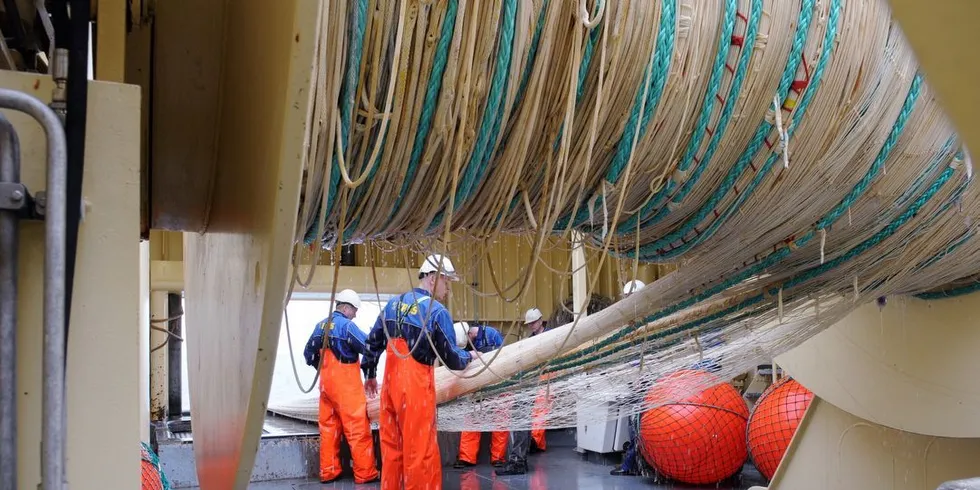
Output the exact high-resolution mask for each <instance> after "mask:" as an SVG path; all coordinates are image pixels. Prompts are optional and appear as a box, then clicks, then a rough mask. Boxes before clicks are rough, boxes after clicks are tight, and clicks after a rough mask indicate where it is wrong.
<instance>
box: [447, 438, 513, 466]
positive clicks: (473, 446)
mask: <svg viewBox="0 0 980 490" xmlns="http://www.w3.org/2000/svg"><path fill="white" fill-rule="evenodd" d="M508 434H509V433H508V432H507V431H503V432H499V431H497V432H491V433H490V461H491V462H496V461H502V462H506V461H507V438H508ZM481 435H483V433H482V432H463V433H462V434H460V436H459V460H460V461H466V462H467V463H470V464H476V460H477V457H478V456H479V454H480V436H481Z"/></svg>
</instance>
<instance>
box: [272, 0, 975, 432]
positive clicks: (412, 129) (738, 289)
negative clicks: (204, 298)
mask: <svg viewBox="0 0 980 490" xmlns="http://www.w3.org/2000/svg"><path fill="white" fill-rule="evenodd" d="M369 8H370V9H373V10H370V11H369ZM321 20H322V25H321V30H320V33H319V36H320V39H319V43H318V57H317V60H318V63H317V66H315V67H314V68H315V69H314V77H313V81H312V88H311V90H312V93H311V97H312V99H311V100H313V101H314V106H315V111H314V114H312V115H311V118H310V121H309V125H308V127H309V146H308V153H307V156H306V169H305V172H306V174H305V175H306V179H305V183H304V186H303V195H302V202H301V205H300V208H299V227H298V231H297V236H296V253H295V254H294V264H295V265H296V271H297V272H296V274H295V275H294V279H295V281H294V283H295V285H296V287H302V286H303V285H305V284H309V281H310V278H311V277H312V274H313V272H312V270H313V269H314V267H309V268H308V269H306V273H304V274H300V273H299V271H300V270H302V267H304V264H303V263H304V262H309V263H314V264H315V263H317V262H318V261H319V258H320V256H319V254H320V253H321V252H322V251H323V250H330V251H333V252H334V253H335V252H336V250H337V249H338V248H339V245H341V244H350V243H363V244H366V245H367V246H368V247H369V248H383V249H396V250H399V249H400V250H405V251H411V252H419V253H428V252H433V251H437V252H440V253H446V254H448V255H449V256H450V257H452V258H453V260H454V261H456V260H459V261H460V262H461V263H465V264H467V265H466V267H462V268H460V272H461V275H462V276H463V277H464V278H467V277H473V276H474V275H475V274H479V273H481V272H480V271H484V270H490V271H493V268H494V267H495V264H494V262H493V261H492V260H491V257H490V256H489V252H488V251H487V250H488V249H487V246H488V245H487V244H488V243H490V242H492V241H493V240H495V239H497V238H499V237H501V236H504V235H518V236H521V237H524V238H526V239H527V241H528V243H529V244H530V253H529V254H527V256H526V257H527V264H526V265H524V266H522V270H521V274H520V277H519V278H518V279H517V280H516V281H514V282H513V283H512V284H506V283H500V282H499V281H491V284H489V285H486V284H484V285H482V286H473V285H472V284H469V283H467V282H466V281H464V285H463V287H465V288H467V292H471V293H472V294H473V295H476V296H479V297H496V298H500V299H501V301H504V302H505V303H507V304H513V305H514V306H515V309H516V308H524V309H526V308H529V307H531V306H534V305H535V303H534V301H533V299H531V298H530V295H529V294H528V293H529V291H530V289H531V283H532V273H533V270H534V269H535V267H550V265H549V264H546V263H545V262H544V261H543V260H542V259H541V257H542V254H543V253H545V252H547V253H550V254H552V255H553V254H555V253H556V252H555V250H553V249H552V248H549V247H552V245H551V244H552V243H554V241H555V240H557V241H559V242H561V243H565V244H569V245H570V246H569V249H570V250H571V252H570V253H571V254H572V258H573V259H574V258H575V255H574V250H576V249H577V248H576V247H588V248H590V249H591V250H593V251H594V252H595V253H594V254H592V255H591V257H593V258H592V259H590V260H594V261H596V263H589V264H587V265H586V264H578V265H574V267H573V263H575V262H576V261H575V260H570V261H568V263H567V265H568V267H566V268H565V269H564V270H557V271H555V272H556V273H560V274H566V275H570V274H573V273H574V272H575V270H577V269H576V268H578V267H586V266H587V267H589V270H595V269H598V268H601V266H602V264H603V261H606V260H611V259H610V257H613V258H617V259H619V260H622V261H626V262H630V261H632V262H633V264H637V263H639V262H644V263H647V262H653V263H668V264H672V265H673V266H675V268H676V270H675V271H674V272H672V273H670V274H668V275H666V276H665V277H663V278H661V279H659V280H657V281H655V282H653V283H652V284H650V285H648V286H647V287H646V288H644V289H642V290H640V291H639V292H636V293H634V294H632V295H630V296H629V297H627V298H623V299H620V300H618V301H616V302H614V303H612V304H610V305H609V306H607V307H605V308H603V309H601V310H598V311H595V312H594V313H592V314H588V315H581V316H575V315H565V317H564V324H563V325H556V328H553V329H551V330H550V331H548V332H545V333H543V334H540V335H537V336H535V337H533V338H527V339H524V340H522V341H520V342H517V343H514V344H513V345H507V346H505V347H504V348H503V349H500V350H498V351H494V352H491V353H487V354H483V355H482V356H480V358H479V359H477V360H475V361H474V362H473V363H472V364H471V365H470V366H469V367H468V368H467V369H466V370H464V371H461V372H451V371H448V370H446V369H444V368H438V369H437V370H436V388H437V393H436V396H437V401H438V403H439V404H440V405H439V412H438V424H439V428H440V429H442V430H451V431H455V430H521V429H529V428H531V427H532V426H535V427H571V426H575V425H576V424H577V423H580V422H587V421H605V420H612V419H616V418H619V417H623V416H628V415H631V414H637V413H641V412H644V411H647V410H650V409H653V408H656V407H658V406H665V405H670V404H671V403H672V402H676V401H679V400H683V399H685V398H687V397H688V396H692V395H695V394H696V393H698V392H699V391H700V390H703V389H706V388H710V387H711V386H712V385H713V384H714V381H710V382H709V381H708V380H703V382H700V383H690V384H689V385H687V384H686V385H685V387H684V390H678V391H676V392H672V395H673V396H674V397H675V398H676V400H664V399H657V400H651V399H649V398H648V397H646V394H647V393H649V392H650V390H651V389H654V388H655V387H656V386H657V385H658V383H660V380H661V379H663V378H664V377H665V376H668V375H671V374H672V373H675V372H678V371H681V370H687V369H692V368H701V369H706V368H710V370H711V371H712V372H713V374H714V375H715V376H717V379H730V378H731V377H734V376H737V375H739V374H742V373H743V372H745V371H748V370H750V369H751V368H753V367H754V366H756V365H758V364H762V363H767V362H770V361H771V360H772V359H773V358H775V357H776V356H778V355H779V354H781V353H783V352H786V351H787V350H789V349H792V348H793V347H795V346H797V345H799V344H801V343H802V342H804V341H805V340H807V339H808V338H810V337H812V336H813V335H815V334H817V333H819V332H820V331H822V330H823V329H826V328H827V327H829V326H830V325H833V324H834V323H836V322H837V321H839V320H840V319H842V318H843V317H845V316H846V315H847V314H848V313H850V312H851V311H853V310H854V309H855V308H859V307H861V306H862V305H864V304H866V303H869V302H874V301H875V300H876V299H878V298H882V297H888V298H889V301H888V302H887V306H885V307H900V306H896V305H900V304H901V302H902V301H920V300H926V299H934V298H941V297H948V296H951V295H957V294H963V293H966V292H970V291H972V290H975V289H976V287H977V286H976V285H977V284H978V283H977V281H976V280H975V279H976V277H977V274H978V272H980V242H978V240H977V239H976V236H975V234H976V231H977V220H976V217H977V216H978V214H980V198H978V196H977V193H976V192H975V190H974V189H973V186H972V185H971V182H972V177H973V167H972V162H971V159H970V155H969V151H968V150H967V149H966V148H965V147H963V146H962V145H961V144H960V143H959V141H958V139H957V136H956V134H955V132H954V131H953V128H952V126H951V124H950V123H949V121H948V120H947V118H946V116H945V115H944V113H943V111H942V109H941V108H940V106H939V103H938V102H937V101H936V100H935V97H934V95H933V93H932V91H931V90H930V88H929V87H928V85H927V84H926V83H925V81H924V79H923V76H922V74H921V73H919V71H918V67H917V64H916V62H915V59H914V56H913V53H912V51H911V49H910V48H909V47H908V45H907V43H906V41H905V39H904V38H903V35H902V33H901V31H900V29H899V28H898V27H897V25H895V24H894V23H893V22H892V20H891V18H890V12H889V10H888V8H887V4H886V2H884V1H883V0H875V1H866V2H845V1H843V0H827V1H816V0H724V1H721V2H715V1H704V0H678V1H674V0H662V1H631V2H604V1H601V0H600V1H582V2H561V1H547V0H543V1H529V2H517V1H516V0H495V1H487V2H463V1H459V2H457V1H452V0H450V1H447V2H422V3H420V4H416V3H411V6H410V7H409V3H408V2H396V1H377V2H368V1H367V0H355V1H352V2H328V3H325V4H324V8H323V12H322V19H321ZM311 245H312V246H313V247H312V248H313V251H312V253H310V252H309V246H311ZM368 265H369V266H371V267H374V266H375V264H373V263H372V264H368ZM342 271H343V268H340V270H339V271H334V274H335V276H336V275H337V274H340V273H342ZM491 275H492V273H491ZM566 277H567V276H566ZM627 279H628V278H627ZM588 281H589V284H588V291H587V294H586V297H588V296H589V295H591V294H593V293H594V292H595V290H594V289H595V278H594V276H593V277H590V278H589V280H588ZM537 287H548V286H547V285H545V286H541V285H538V286H537ZM553 287H555V288H562V287H564V286H562V285H557V284H556V285H554V286H553ZM374 289H375V291H380V290H381V289H383V288H382V287H381V286H379V285H378V284H375V285H374ZM566 295H567V291H565V292H563V293H562V294H561V296H560V297H565V296H566ZM914 295H918V297H919V298H920V299H913V298H910V297H909V296H914ZM893 298H894V300H893ZM512 327H513V326H512ZM508 328H511V327H508ZM513 328H517V329H518V330H519V329H520V326H519V325H518V326H516V327H513ZM426 341H427V340H426ZM381 381H382V383H383V381H384V380H383V379H382V380H381ZM270 408H271V409H272V410H274V411H277V412H279V413H283V414H287V415H291V416H295V417H300V418H305V419H307V420H315V419H316V398H315V397H314V396H312V395H311V396H310V397H309V398H305V399H301V400H296V401H291V402H288V403H281V404H279V405H277V406H273V407H270ZM369 414H370V415H371V416H372V417H376V414H377V401H376V400H372V401H369ZM474 414H477V415H478V416H474Z"/></svg>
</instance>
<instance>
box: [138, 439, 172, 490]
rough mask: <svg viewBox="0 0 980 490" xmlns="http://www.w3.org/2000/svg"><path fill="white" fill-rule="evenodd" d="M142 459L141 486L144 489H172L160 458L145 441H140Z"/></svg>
mask: <svg viewBox="0 0 980 490" xmlns="http://www.w3.org/2000/svg"><path fill="white" fill-rule="evenodd" d="M140 461H141V462H140V470H141V472H142V477H141V481H142V484H141V486H140V488H142V489H143V490H170V482H169V481H168V480H167V477H166V475H164V474H163V469H162V468H160V458H159V457H158V456H157V455H156V453H154V452H153V449H151V448H150V445H149V444H147V443H145V442H141V443H140Z"/></svg>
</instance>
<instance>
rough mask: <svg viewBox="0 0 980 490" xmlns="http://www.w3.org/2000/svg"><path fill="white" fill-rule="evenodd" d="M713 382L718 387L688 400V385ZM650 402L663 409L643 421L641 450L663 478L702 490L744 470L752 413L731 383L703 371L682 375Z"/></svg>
mask: <svg viewBox="0 0 980 490" xmlns="http://www.w3.org/2000/svg"><path fill="white" fill-rule="evenodd" d="M712 382H713V383H718V384H715V385H714V386H712V387H710V388H708V389H706V390H703V391H701V392H699V393H697V394H695V395H688V396H685V393H687V392H688V389H687V388H685V387H684V385H687V384H693V385H695V386H701V385H702V384H704V383H712ZM647 398H648V399H649V401H650V403H651V404H654V405H658V406H656V407H655V408H651V409H650V410H649V411H647V412H645V413H644V414H643V415H642V416H641V418H640V448H641V449H642V451H641V452H642V454H643V456H644V458H646V460H647V461H648V462H649V463H650V465H651V466H653V467H654V469H656V470H657V471H658V472H659V473H661V474H663V475H664V476H666V477H668V478H670V479H672V480H677V481H680V482H684V483H690V484H694V485H701V484H709V483H716V482H718V481H721V480H724V479H725V478H728V477H730V476H732V475H734V474H735V473H736V472H737V471H739V470H740V469H741V468H742V464H743V463H744V462H745V458H746V456H747V451H746V447H745V424H746V420H747V419H748V417H749V409H748V407H747V406H746V405H745V401H744V400H742V397H741V396H740V395H739V393H738V391H736V390H735V388H733V387H732V386H731V385H730V384H728V383H725V382H722V381H721V380H719V379H717V378H715V377H714V376H713V375H710V374H707V373H705V372H703V371H677V372H675V373H672V374H671V375H669V376H666V377H665V378H664V379H663V380H662V382H661V383H659V384H658V385H657V386H656V387H654V388H653V389H652V390H650V393H649V394H648V395H647ZM675 400H676V401H675Z"/></svg>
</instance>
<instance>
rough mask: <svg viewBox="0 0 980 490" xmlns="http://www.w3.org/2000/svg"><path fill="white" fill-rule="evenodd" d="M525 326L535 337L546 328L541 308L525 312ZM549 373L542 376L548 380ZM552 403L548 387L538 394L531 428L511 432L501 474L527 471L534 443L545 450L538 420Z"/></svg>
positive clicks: (520, 473) (497, 471)
mask: <svg viewBox="0 0 980 490" xmlns="http://www.w3.org/2000/svg"><path fill="white" fill-rule="evenodd" d="M524 327H525V328H527V329H528V331H529V333H530V336H531V337H534V336H535V335H538V334H540V333H542V332H544V331H545V330H546V329H545V323H544V316H543V315H542V314H541V310H539V309H537V308H531V309H530V310H527V313H525V314H524ZM548 376H549V375H547V374H546V375H545V376H543V377H542V379H543V380H547V377H548ZM550 405H551V400H550V398H549V395H548V392H547V389H545V390H543V392H542V393H541V394H540V395H538V397H537V398H536V399H535V400H534V408H532V410H531V428H532V429H531V430H529V431H528V430H519V431H513V432H511V433H510V449H509V450H508V458H507V459H508V461H507V465H506V466H504V467H503V468H502V469H498V470H494V473H496V474H497V475H500V476H505V475H523V474H525V473H527V455H528V453H529V452H530V451H531V444H532V442H533V443H534V446H536V448H537V450H538V451H544V450H545V439H544V437H545V436H544V429H543V428H540V426H539V423H540V422H538V421H540V420H541V419H543V418H545V417H546V416H547V414H548V408H549V407H550Z"/></svg>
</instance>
